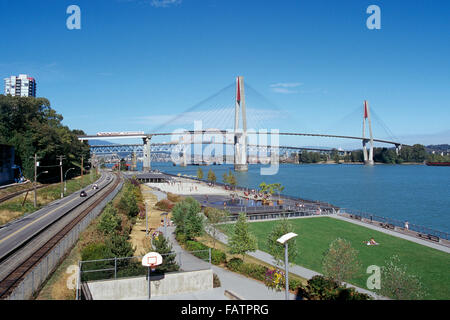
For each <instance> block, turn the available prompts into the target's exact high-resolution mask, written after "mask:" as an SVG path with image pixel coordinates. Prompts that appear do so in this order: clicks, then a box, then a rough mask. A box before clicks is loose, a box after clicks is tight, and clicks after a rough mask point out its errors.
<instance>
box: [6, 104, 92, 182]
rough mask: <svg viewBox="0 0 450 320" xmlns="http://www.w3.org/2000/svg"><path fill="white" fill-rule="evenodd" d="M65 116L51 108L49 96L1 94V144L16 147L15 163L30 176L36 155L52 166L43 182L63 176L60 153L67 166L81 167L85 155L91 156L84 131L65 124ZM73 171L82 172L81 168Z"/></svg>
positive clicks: (41, 163) (44, 176)
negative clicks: (83, 137) (59, 158)
mask: <svg viewBox="0 0 450 320" xmlns="http://www.w3.org/2000/svg"><path fill="white" fill-rule="evenodd" d="M62 120H63V116H62V115H60V114H58V113H57V112H56V111H55V110H54V109H52V108H51V107H50V102H49V101H48V100H47V99H45V98H34V97H13V96H11V95H7V96H5V95H0V144H7V145H12V146H13V147H14V148H15V164H16V165H19V166H20V167H21V168H22V170H23V173H24V175H25V177H26V178H29V179H33V176H34V154H37V157H38V161H39V162H40V166H49V167H46V168H45V170H46V171H48V174H45V175H41V177H40V179H41V181H58V180H59V179H60V175H59V173H60V171H59V170H60V169H59V167H58V165H59V161H58V160H57V158H56V157H57V156H64V157H65V159H64V160H63V169H64V170H66V169H68V168H69V167H73V166H77V167H81V158H82V157H84V159H88V158H89V146H88V145H87V144H85V143H83V142H81V141H79V140H78V138H77V136H78V135H83V134H84V132H83V131H81V130H71V129H69V128H68V127H67V126H64V125H63V124H62ZM74 171H75V170H71V171H70V172H69V173H70V174H72V175H73V174H80V172H81V171H80V170H77V172H74Z"/></svg>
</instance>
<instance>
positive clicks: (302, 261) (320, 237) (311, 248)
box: [223, 217, 450, 299]
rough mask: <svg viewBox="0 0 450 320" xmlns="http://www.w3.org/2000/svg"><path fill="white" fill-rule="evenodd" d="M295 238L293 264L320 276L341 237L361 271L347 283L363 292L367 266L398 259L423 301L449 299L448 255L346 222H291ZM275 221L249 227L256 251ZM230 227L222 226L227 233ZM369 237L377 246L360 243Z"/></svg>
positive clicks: (449, 264) (263, 245) (449, 267)
mask: <svg viewBox="0 0 450 320" xmlns="http://www.w3.org/2000/svg"><path fill="white" fill-rule="evenodd" d="M289 221H290V223H292V225H293V226H294V230H295V231H294V232H295V233H297V234H298V235H299V236H298V237H297V246H298V248H299V251H300V252H299V254H298V256H297V259H296V260H295V262H294V263H295V264H297V265H301V266H303V267H306V268H308V269H312V270H314V271H317V272H320V273H322V258H323V254H324V253H325V252H326V250H327V249H328V246H329V244H330V243H331V242H332V241H333V240H335V239H336V238H338V237H340V238H343V239H345V240H348V241H350V242H351V244H352V246H353V248H355V249H356V250H358V252H359V254H358V257H359V259H360V261H361V264H362V269H361V270H360V272H359V274H358V275H357V276H355V277H354V278H353V279H352V280H351V281H349V282H350V283H352V284H354V285H356V286H359V287H361V288H366V280H367V277H368V276H369V274H366V273H365V271H366V269H367V267H368V266H370V265H378V266H380V267H381V266H383V265H384V263H385V261H386V260H387V259H388V258H389V257H390V256H392V255H394V254H396V255H398V256H399V258H400V261H401V263H402V264H405V265H406V266H407V268H408V270H409V271H410V272H411V273H413V274H415V275H417V276H419V277H420V278H421V281H422V283H423V285H424V287H425V288H426V290H427V293H428V296H427V297H426V299H450V275H449V270H450V255H449V254H448V253H445V252H442V251H439V250H435V249H432V248H429V247H425V246H422V245H419V244H417V243H414V242H411V241H407V240H404V239H400V238H397V237H394V236H390V235H387V234H385V233H382V232H378V231H374V230H372V229H369V228H365V227H361V226H358V225H355V224H352V223H349V222H345V221H341V220H337V219H333V218H329V217H322V218H311V219H292V220H289ZM274 224H275V222H274V221H266V222H253V223H249V225H250V230H251V231H252V232H253V233H254V234H255V236H256V237H257V239H258V246H259V249H260V250H262V251H267V245H266V239H267V235H268V234H269V233H270V231H271V230H272V227H273V225H274ZM231 227H232V225H223V230H224V231H225V232H226V233H228V232H229V231H230V230H231ZM371 237H373V238H374V239H375V241H377V242H378V243H379V244H380V245H379V246H367V245H365V244H364V243H363V242H364V241H365V240H366V241H367V240H369V239H370V238H371Z"/></svg>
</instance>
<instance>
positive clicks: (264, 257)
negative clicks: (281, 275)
mask: <svg viewBox="0 0 450 320" xmlns="http://www.w3.org/2000/svg"><path fill="white" fill-rule="evenodd" d="M216 236H217V240H218V241H220V242H222V243H224V244H228V237H227V236H226V235H225V234H223V233H221V232H217V235H216ZM247 254H248V255H249V256H252V257H254V258H256V259H259V260H261V261H264V262H266V263H268V264H270V265H272V266H275V263H274V258H273V257H272V256H271V255H270V254H268V253H267V252H264V251H261V250H256V251H255V252H249V253H247ZM289 273H292V274H295V275H297V276H300V277H302V278H305V279H311V278H312V277H314V276H317V275H321V274H320V273H318V272H316V271H313V270H310V269H306V268H304V267H301V266H298V265H292V266H289ZM344 283H345V282H344ZM345 284H346V285H347V286H348V287H353V288H355V289H356V290H357V291H358V292H361V293H365V294H368V295H370V296H371V297H373V298H374V299H376V300H385V299H387V298H385V297H381V296H379V295H377V294H375V293H374V292H372V291H369V290H367V289H363V288H359V287H356V286H354V285H352V284H349V283H345Z"/></svg>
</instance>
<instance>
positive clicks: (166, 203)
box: [155, 199, 175, 211]
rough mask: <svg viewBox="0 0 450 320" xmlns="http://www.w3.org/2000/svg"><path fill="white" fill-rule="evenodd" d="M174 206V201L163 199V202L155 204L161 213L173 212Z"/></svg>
mask: <svg viewBox="0 0 450 320" xmlns="http://www.w3.org/2000/svg"><path fill="white" fill-rule="evenodd" d="M174 205H175V204H174V203H173V202H172V201H170V200H167V199H163V200H160V201H158V202H157V203H156V204H155V207H156V208H157V209H159V210H161V211H170V210H172V208H173V206H174Z"/></svg>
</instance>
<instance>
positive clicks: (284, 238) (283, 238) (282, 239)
mask: <svg viewBox="0 0 450 320" xmlns="http://www.w3.org/2000/svg"><path fill="white" fill-rule="evenodd" d="M296 236H297V234H296V233H293V232H289V233H286V234H285V235H283V236H281V237H280V238H279V239H277V241H278V242H279V243H281V244H284V266H285V272H286V275H285V282H286V300H289V261H288V241H289V240H290V239H292V238H294V237H296Z"/></svg>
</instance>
